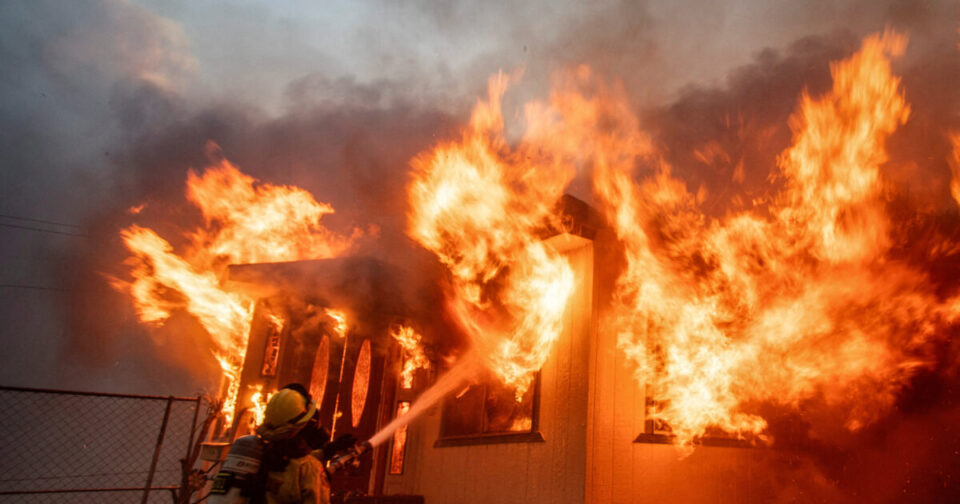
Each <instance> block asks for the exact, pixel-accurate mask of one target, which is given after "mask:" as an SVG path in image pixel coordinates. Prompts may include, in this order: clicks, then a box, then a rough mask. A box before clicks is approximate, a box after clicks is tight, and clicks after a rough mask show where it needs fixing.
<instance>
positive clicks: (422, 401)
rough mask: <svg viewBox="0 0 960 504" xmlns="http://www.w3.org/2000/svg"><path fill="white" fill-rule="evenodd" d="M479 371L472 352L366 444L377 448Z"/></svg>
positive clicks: (478, 361) (478, 364)
mask: <svg viewBox="0 0 960 504" xmlns="http://www.w3.org/2000/svg"><path fill="white" fill-rule="evenodd" d="M479 370H480V359H479V358H478V357H477V355H476V354H475V353H474V352H471V353H468V354H467V355H464V356H463V357H462V358H460V360H459V361H457V363H456V364H455V365H454V366H453V367H452V368H451V369H450V371H447V374H445V375H443V376H441V377H440V379H438V380H437V381H436V383H434V384H433V385H432V386H431V387H430V388H428V389H427V390H425V391H424V392H423V393H422V394H420V397H418V398H417V400H416V401H414V402H413V405H412V406H410V410H409V411H407V413H406V414H404V415H402V416H398V417H397V418H394V419H393V421H391V422H390V423H388V424H387V425H386V426H385V427H384V428H382V429H380V431H379V432H377V433H376V434H374V435H373V437H371V438H370V440H369V441H368V442H369V443H370V444H371V445H372V446H378V445H380V444H382V443H383V442H384V441H386V440H387V439H390V436H391V435H393V432H394V431H396V430H397V429H399V428H400V427H403V426H404V425H407V424H408V423H410V422H411V421H412V420H413V419H415V418H417V417H418V416H420V415H421V414H423V412H424V411H426V410H427V409H429V408H430V406H433V405H434V404H436V403H437V402H438V401H440V399H443V397H444V396H445V395H447V394H449V393H450V392H453V391H454V390H456V389H457V387H459V386H461V384H463V382H464V381H466V380H468V379H470V378H472V377H473V376H474V375H475V374H476V373H477V372H478V371H479Z"/></svg>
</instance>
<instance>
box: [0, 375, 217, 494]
mask: <svg viewBox="0 0 960 504" xmlns="http://www.w3.org/2000/svg"><path fill="white" fill-rule="evenodd" d="M205 406H206V405H205V403H204V402H202V401H201V398H200V397H193V398H190V397H173V396H170V397H163V396H144V395H127V394H99V393H90V392H72V391H65V390H46V389H27V388H17V387H0V503H2V504H6V503H13V502H36V503H49V502H91V503H93V502H97V503H100V502H162V503H170V502H174V496H175V492H176V491H177V489H179V487H180V482H181V472H182V471H181V463H180V459H182V458H185V457H187V456H188V454H189V452H190V448H191V447H192V446H193V444H194V442H195V439H194V438H195V436H196V435H197V427H198V418H200V419H201V420H202V418H203V417H202V416H201V415H200V413H201V411H200V410H201V409H206V407H205Z"/></svg>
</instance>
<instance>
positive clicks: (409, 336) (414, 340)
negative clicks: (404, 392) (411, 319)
mask: <svg viewBox="0 0 960 504" xmlns="http://www.w3.org/2000/svg"><path fill="white" fill-rule="evenodd" d="M390 336H392V337H393V339H394V340H396V341H397V343H399V344H400V348H401V349H402V352H403V369H401V370H400V386H401V387H403V388H405V389H409V388H411V387H413V374H414V373H416V371H417V370H418V369H430V361H429V360H428V359H427V356H426V354H424V353H423V347H422V346H421V340H422V337H421V336H420V335H419V334H417V332H416V331H414V330H413V328H412V327H407V326H404V325H399V326H396V327H394V328H393V331H392V332H391V333H390Z"/></svg>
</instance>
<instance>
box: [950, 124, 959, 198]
mask: <svg viewBox="0 0 960 504" xmlns="http://www.w3.org/2000/svg"><path fill="white" fill-rule="evenodd" d="M950 143H951V144H953V155H952V156H951V157H950V173H951V174H952V177H951V178H950V194H951V195H953V199H954V201H956V202H957V204H958V205H960V133H954V134H952V135H950Z"/></svg>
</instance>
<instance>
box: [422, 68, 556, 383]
mask: <svg viewBox="0 0 960 504" xmlns="http://www.w3.org/2000/svg"><path fill="white" fill-rule="evenodd" d="M508 80H509V79H508V78H507V77H506V76H505V75H503V74H500V75H497V76H495V77H494V78H492V79H491V80H490V83H489V95H488V99H487V101H481V102H480V103H478V104H477V105H476V107H475V108H474V111H473V115H472V116H471V120H470V124H469V126H468V127H467V128H465V130H464V131H463V135H462V138H461V139H460V140H459V141H453V142H449V143H444V144H441V145H439V146H437V147H436V148H435V149H433V150H431V151H429V152H426V153H423V154H421V155H420V156H418V157H416V158H415V159H414V160H413V161H412V167H413V181H412V183H411V185H410V188H409V197H410V198H409V199H410V208H411V209H410V213H409V231H408V232H409V234H410V236H411V237H413V238H414V239H415V240H416V241H417V242H419V243H420V244H421V245H423V246H424V247H426V248H427V249H429V250H431V251H433V252H434V253H435V254H436V255H437V257H439V259H440V261H441V262H442V263H443V264H445V265H446V266H447V268H448V269H449V271H450V273H451V276H452V279H453V282H452V283H453V290H454V293H453V296H452V303H453V305H454V309H455V311H456V312H457V314H458V315H459V318H460V321H461V322H462V323H463V325H464V326H465V327H466V328H467V329H468V332H469V333H470V334H471V336H472V337H473V344H474V346H476V347H478V348H480V349H482V352H481V353H482V354H484V355H486V356H488V363H489V367H490V369H491V370H493V371H494V373H495V374H496V375H497V376H498V377H499V378H500V379H501V380H502V381H503V382H504V383H505V384H507V385H509V386H513V387H515V388H516V394H517V397H518V398H521V397H522V396H523V394H524V392H525V391H526V390H527V389H528V388H529V387H530V384H531V383H532V380H533V376H534V373H535V372H536V371H537V370H538V369H540V367H541V366H542V365H543V363H544V362H545V361H546V359H547V356H548V355H549V351H550V348H551V346H552V343H553V341H554V340H556V338H557V336H558V335H559V332H560V330H561V317H562V314H563V311H564V308H565V306H566V301H567V298H568V297H569V295H570V292H571V290H572V289H573V285H574V277H573V272H572V270H571V268H570V266H569V264H568V263H567V261H566V260H565V259H564V258H563V257H562V256H561V255H560V254H559V253H557V252H556V251H554V250H552V249H550V248H549V247H548V246H547V245H546V244H545V243H544V242H543V241H542V240H541V239H540V238H539V237H538V236H537V232H538V230H540V229H542V228H543V227H544V225H546V224H548V223H549V222H550V221H551V219H553V215H554V214H553V207H554V204H555V203H556V201H557V200H558V199H559V198H560V196H561V195H562V193H563V188H564V187H565V186H566V185H567V183H568V182H569V181H570V179H571V177H572V176H573V174H574V170H572V169H571V167H568V166H561V165H554V166H547V165H546V164H545V162H546V159H544V158H543V156H542V155H540V154H539V153H538V149H539V144H538V142H536V141H534V140H535V139H534V138H532V137H533V135H534V134H536V133H537V131H536V130H535V129H533V128H532V129H531V130H530V131H529V132H528V138H527V139H526V140H525V141H523V142H521V143H520V145H519V146H518V147H516V148H511V147H510V146H508V145H507V141H506V139H505V136H504V122H503V117H502V115H501V102H500V100H501V97H502V96H503V93H504V92H505V90H506V87H507V83H508ZM531 115H532V113H531Z"/></svg>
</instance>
